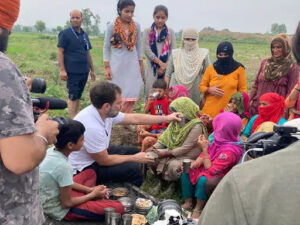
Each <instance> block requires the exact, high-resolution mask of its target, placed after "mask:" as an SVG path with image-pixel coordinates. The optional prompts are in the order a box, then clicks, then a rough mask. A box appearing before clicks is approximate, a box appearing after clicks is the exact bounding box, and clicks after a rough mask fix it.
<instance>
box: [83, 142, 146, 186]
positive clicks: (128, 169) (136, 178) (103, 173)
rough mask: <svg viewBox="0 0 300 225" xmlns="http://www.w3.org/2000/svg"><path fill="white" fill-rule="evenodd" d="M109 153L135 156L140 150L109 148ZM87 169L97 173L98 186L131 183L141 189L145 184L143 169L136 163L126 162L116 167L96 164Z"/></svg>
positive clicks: (123, 147)
mask: <svg viewBox="0 0 300 225" xmlns="http://www.w3.org/2000/svg"><path fill="white" fill-rule="evenodd" d="M107 152H108V154H109V155H116V154H118V155H133V154H136V153H138V152H140V150H139V149H138V148H137V147H131V146H109V147H108V149H107ZM85 169H93V170H94V171H95V172H96V174H97V185H98V184H103V183H108V182H118V183H119V182H122V183H124V182H129V183H132V184H134V185H136V186H138V187H139V186H141V185H142V183H143V176H142V171H141V168H140V166H139V164H138V163H135V162H126V163H121V164H118V165H115V166H100V165H98V163H97V162H94V163H93V164H92V165H90V166H88V167H86V168H85Z"/></svg>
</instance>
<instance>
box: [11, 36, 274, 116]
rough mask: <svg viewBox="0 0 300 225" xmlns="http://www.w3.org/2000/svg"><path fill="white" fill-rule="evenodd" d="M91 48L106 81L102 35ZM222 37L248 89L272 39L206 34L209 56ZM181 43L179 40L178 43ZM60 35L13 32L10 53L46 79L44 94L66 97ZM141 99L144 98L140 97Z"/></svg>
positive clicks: (21, 65) (25, 68)
mask: <svg viewBox="0 0 300 225" xmlns="http://www.w3.org/2000/svg"><path fill="white" fill-rule="evenodd" d="M90 39H91V44H92V46H93V49H92V50H91V53H92V56H93V61H94V65H95V70H96V74H97V80H104V67H103V57H102V47H103V38H101V37H95V38H94V37H91V38H90ZM222 40H229V41H232V43H233V45H234V50H235V53H234V57H235V59H236V60H238V61H240V62H241V63H243V64H244V66H245V67H246V73H247V80H248V89H250V87H251V85H252V82H253V79H254V77H255V75H256V73H257V70H258V69H259V66H260V61H261V60H262V59H263V58H265V57H267V56H269V55H270V48H269V42H268V41H266V40H265V39H261V38H260V39H258V38H255V37H251V36H250V37H247V38H244V39H243V40H239V39H237V38H234V37H231V36H230V35H215V36H211V35H210V36H209V35H203V37H202V38H200V42H199V43H200V47H202V48H208V49H209V51H210V59H211V61H212V62H213V61H214V60H215V52H216V47H217V45H218V43H219V42H220V41H222ZM177 44H178V45H179V41H178V43H177ZM56 45H57V36H50V35H43V34H32V33H13V34H12V35H11V36H10V40H9V48H8V52H7V54H8V56H9V57H10V58H11V59H12V60H13V62H15V63H16V64H17V66H18V67H19V69H20V70H21V72H22V73H23V74H24V75H26V76H31V77H42V78H45V79H46V80H47V91H46V94H45V96H51V97H56V98H60V99H64V100H66V99H67V90H66V87H65V85H66V84H65V82H63V81H61V80H60V79H59V68H58V66H57V63H56V62H57V47H56ZM91 85H92V83H91V82H88V83H87V86H86V89H85V92H84V94H83V96H82V101H81V108H83V107H85V106H87V105H88V104H89V97H88V90H89V88H90V87H91ZM141 99H142V98H141ZM141 103H142V100H141V101H139V104H137V106H136V108H135V110H136V111H137V112H140V111H141V110H142V105H141ZM49 113H50V115H51V116H56V115H59V116H66V117H67V116H68V112H67V110H56V111H51V112H49Z"/></svg>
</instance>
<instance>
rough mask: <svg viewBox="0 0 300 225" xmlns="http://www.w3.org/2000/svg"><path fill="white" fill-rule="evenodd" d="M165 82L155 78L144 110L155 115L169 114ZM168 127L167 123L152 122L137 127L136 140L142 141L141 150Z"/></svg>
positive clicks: (148, 145)
mask: <svg viewBox="0 0 300 225" xmlns="http://www.w3.org/2000/svg"><path fill="white" fill-rule="evenodd" d="M166 91H167V83H166V82H165V81H164V79H157V80H156V81H155V82H154V83H153V86H152V91H151V93H150V95H149V98H148V99H147V102H146V105H145V107H144V112H145V113H146V114H147V113H150V114H151V115H156V116H165V115H168V114H169V109H168V108H169V100H168V96H167V95H166ZM167 127H168V124H167V123H159V124H153V125H152V126H145V125H143V126H141V125H140V126H139V127H138V135H139V139H138V142H142V149H141V151H145V150H146V149H148V148H150V147H151V146H152V145H153V144H155V143H156V141H157V138H158V137H159V135H160V134H161V133H162V132H164V131H165V129H166V128H167Z"/></svg>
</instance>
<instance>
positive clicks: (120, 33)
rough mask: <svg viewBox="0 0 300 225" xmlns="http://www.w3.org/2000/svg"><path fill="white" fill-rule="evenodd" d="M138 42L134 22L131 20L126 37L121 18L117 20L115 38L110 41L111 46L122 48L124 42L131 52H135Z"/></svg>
mask: <svg viewBox="0 0 300 225" xmlns="http://www.w3.org/2000/svg"><path fill="white" fill-rule="evenodd" d="M136 40H137V32H136V26H135V23H134V22H133V20H131V22H130V24H129V26H128V34H127V35H126V32H125V29H124V26H123V24H122V21H121V19H120V17H117V19H116V20H115V25H114V32H113V36H112V38H111V39H110V42H111V45H112V46H113V47H114V48H122V42H123V43H124V44H125V45H126V46H127V49H128V50H129V51H133V48H134V46H135V44H136Z"/></svg>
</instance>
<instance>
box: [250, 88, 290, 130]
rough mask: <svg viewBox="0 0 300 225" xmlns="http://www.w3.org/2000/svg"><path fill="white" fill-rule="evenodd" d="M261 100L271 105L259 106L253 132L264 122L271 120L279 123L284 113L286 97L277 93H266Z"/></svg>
mask: <svg viewBox="0 0 300 225" xmlns="http://www.w3.org/2000/svg"><path fill="white" fill-rule="evenodd" d="M259 101H260V102H261V101H264V102H267V103H269V105H267V106H259V107H258V117H257V118H256V119H255V121H254V124H253V126H252V130H251V134H252V133H253V132H254V131H255V129H256V128H257V127H258V126H259V125H260V124H262V123H263V122H266V121H269V122H273V123H275V124H277V123H278V121H279V120H280V118H281V117H282V116H283V113H284V108H285V103H284V98H283V97H282V96H280V95H278V94H277V93H266V94H264V95H262V96H261V97H260V98H259Z"/></svg>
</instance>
